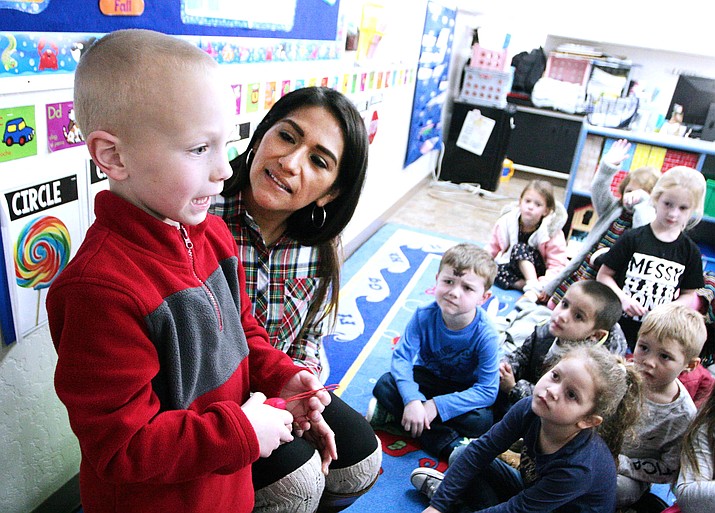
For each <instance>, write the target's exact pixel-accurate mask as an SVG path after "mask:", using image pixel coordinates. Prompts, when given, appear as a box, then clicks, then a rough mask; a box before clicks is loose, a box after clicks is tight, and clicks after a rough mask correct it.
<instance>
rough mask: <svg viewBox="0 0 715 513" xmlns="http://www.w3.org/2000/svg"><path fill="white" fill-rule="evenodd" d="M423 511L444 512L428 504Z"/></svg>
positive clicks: (424, 512)
mask: <svg viewBox="0 0 715 513" xmlns="http://www.w3.org/2000/svg"><path fill="white" fill-rule="evenodd" d="M422 513H442V512H441V511H440V510H438V509H435V508H433V507H432V506H427V508H425V509H424V510H422Z"/></svg>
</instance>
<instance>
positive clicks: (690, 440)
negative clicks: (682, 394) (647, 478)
mask: <svg viewBox="0 0 715 513" xmlns="http://www.w3.org/2000/svg"><path fill="white" fill-rule="evenodd" d="M675 497H676V499H677V500H678V506H679V507H680V508H682V510H683V511H685V512H687V513H706V512H708V513H709V512H711V511H712V508H713V504H715V393H711V394H710V397H709V398H708V399H707V401H706V402H705V404H704V405H703V407H702V408H701V409H700V412H699V413H698V415H697V416H696V417H695V420H693V422H692V424H690V427H689V428H688V431H687V433H686V434H685V438H683V452H682V454H681V457H680V475H679V476H678V483H677V485H676V487H675ZM678 511H679V510H678Z"/></svg>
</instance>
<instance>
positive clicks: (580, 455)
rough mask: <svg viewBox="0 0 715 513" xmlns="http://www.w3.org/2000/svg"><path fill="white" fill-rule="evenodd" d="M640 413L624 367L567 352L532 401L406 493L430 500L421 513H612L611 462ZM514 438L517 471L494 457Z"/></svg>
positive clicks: (590, 353) (577, 349)
mask: <svg viewBox="0 0 715 513" xmlns="http://www.w3.org/2000/svg"><path fill="white" fill-rule="evenodd" d="M569 290H571V289H569ZM641 405H642V401H641V380H640V379H639V376H638V373H637V371H636V370H635V369H634V368H633V366H632V365H625V364H624V360H623V359H622V358H621V357H618V356H616V355H613V354H611V353H609V352H608V351H607V350H606V349H605V348H603V347H599V346H592V345H588V344H579V345H576V346H573V347H571V348H570V349H569V350H568V351H567V352H566V353H565V354H563V355H562V356H561V358H560V360H559V361H558V363H556V364H555V365H554V366H553V367H552V368H551V369H550V370H549V371H548V372H547V373H546V374H545V375H544V376H543V377H542V378H541V379H540V380H539V381H538V383H537V384H536V387H535V388H534V395H533V396H532V397H526V398H524V399H522V400H521V401H519V403H517V404H516V405H514V407H513V408H512V409H511V410H510V411H509V412H508V413H507V415H506V416H505V417H504V419H502V420H501V421H500V422H498V423H497V424H495V425H494V427H493V428H491V429H490V430H489V432H488V433H486V434H485V435H484V436H482V437H480V438H478V439H477V440H474V441H472V442H471V443H470V444H469V445H468V446H466V447H465V448H464V449H461V450H460V451H459V455H458V456H457V457H456V458H454V461H453V462H452V463H451V465H450V467H449V470H448V471H447V473H446V474H442V473H441V472H438V471H437V470H435V469H433V468H426V467H420V468H417V469H415V470H414V471H413V472H412V474H411V476H410V481H411V482H412V484H413V486H415V488H417V489H418V490H419V491H421V492H422V493H424V494H425V495H427V496H428V497H429V498H430V506H429V507H427V509H425V510H424V512H423V513H435V512H446V511H463V510H462V509H458V508H457V507H456V506H457V505H459V504H461V503H466V508H467V509H468V511H477V510H479V511H481V510H485V511H486V508H489V511H497V510H498V511H598V512H612V511H614V509H615V495H616V494H615V491H616V464H615V461H614V458H615V457H617V455H618V453H619V451H620V446H621V445H622V443H623V440H624V438H626V435H627V434H628V432H629V431H631V430H632V427H633V425H634V423H635V422H636V420H637V419H638V417H639V415H640V409H641ZM520 438H523V440H524V443H523V448H522V451H521V462H520V464H519V469H518V470H517V469H515V468H513V467H511V466H510V465H508V464H507V463H505V462H503V461H501V460H500V459H498V458H497V456H498V455H499V454H501V453H502V452H504V451H506V450H507V449H508V448H509V447H510V446H511V445H512V444H513V443H514V442H516V441H517V440H519V439H520ZM494 506H500V507H499V509H497V508H496V507H494ZM492 507H494V508H493V509H492Z"/></svg>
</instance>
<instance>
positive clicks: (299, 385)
mask: <svg viewBox="0 0 715 513" xmlns="http://www.w3.org/2000/svg"><path fill="white" fill-rule="evenodd" d="M310 391H316V392H315V394H314V395H312V396H310V397H308V398H307V399H300V400H298V401H291V402H289V403H288V404H287V405H286V409H287V410H288V411H289V412H291V413H292V414H293V418H294V419H295V423H296V424H297V426H296V429H297V430H298V431H308V430H309V429H310V418H311V413H312V412H317V413H318V414H320V413H322V412H323V410H324V409H325V407H326V406H327V405H329V404H330V394H329V393H328V391H327V390H325V389H324V388H323V385H322V383H321V382H320V381H319V380H318V378H316V377H315V375H314V374H313V373H312V372H310V371H307V370H306V371H303V372H298V373H297V374H295V375H294V376H293V377H292V378H291V379H290V380H289V381H288V382H287V383H286V385H285V386H284V387H283V390H281V393H280V397H281V398H283V399H288V398H290V397H292V396H294V395H298V394H301V393H303V392H310ZM320 419H322V415H321V416H320ZM296 434H298V435H299V436H300V433H296Z"/></svg>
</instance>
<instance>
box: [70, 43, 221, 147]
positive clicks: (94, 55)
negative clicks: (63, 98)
mask: <svg viewBox="0 0 715 513" xmlns="http://www.w3.org/2000/svg"><path fill="white" fill-rule="evenodd" d="M216 66H218V65H217V64H216V62H215V61H214V60H213V59H212V58H211V57H210V56H209V55H208V54H207V53H206V52H204V51H203V50H201V49H200V48H198V47H196V46H194V45H192V44H191V43H189V42H187V41H184V40H181V39H179V38H177V37H174V36H169V35H166V34H162V33H160V32H154V31H151V30H141V29H127V30H118V31H116V32H112V33H110V34H107V35H106V36H104V37H102V38H101V39H99V40H98V41H96V42H95V43H94V44H93V45H92V46H91V47H90V48H89V50H87V52H85V53H84V54H83V55H82V58H81V59H80V61H79V64H78V65H77V70H76V72H75V81H74V109H75V113H76V116H77V124H78V125H79V127H80V129H81V130H82V133H83V134H84V136H85V137H87V136H88V135H89V134H90V133H92V132H94V131H96V130H105V131H107V132H110V133H112V134H115V135H121V136H125V137H126V136H128V135H130V132H131V127H132V126H133V125H136V124H137V123H139V124H143V123H145V122H146V120H147V119H150V118H151V110H150V109H151V108H152V106H153V105H157V104H159V105H161V101H160V100H161V99H162V97H163V95H164V92H165V89H166V87H168V86H170V85H171V81H172V76H177V74H180V73H181V72H182V70H189V69H197V68H201V67H206V68H209V67H216ZM187 101H190V99H188V98H187Z"/></svg>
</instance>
